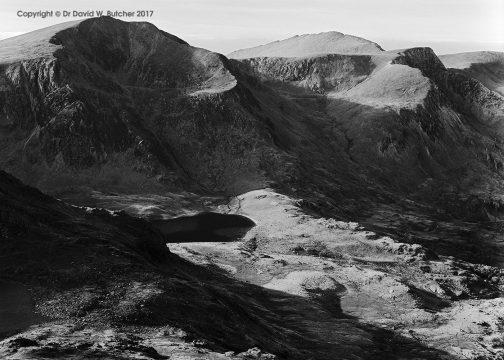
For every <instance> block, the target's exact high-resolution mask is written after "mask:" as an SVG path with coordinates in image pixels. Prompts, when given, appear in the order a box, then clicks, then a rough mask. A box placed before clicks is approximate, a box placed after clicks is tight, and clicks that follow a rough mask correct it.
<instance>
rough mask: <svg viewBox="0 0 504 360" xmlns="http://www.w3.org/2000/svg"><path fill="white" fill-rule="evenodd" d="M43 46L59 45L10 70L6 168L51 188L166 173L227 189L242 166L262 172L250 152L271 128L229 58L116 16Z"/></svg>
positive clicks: (4, 127) (169, 179)
mask: <svg viewBox="0 0 504 360" xmlns="http://www.w3.org/2000/svg"><path fill="white" fill-rule="evenodd" d="M46 33H47V31H46ZM49 33H50V32H49ZM43 35H44V36H46V34H45V33H44V34H43ZM39 37H40V36H39ZM36 41H37V43H39V44H44V42H45V45H46V46H48V47H50V48H52V49H53V50H54V49H55V50H54V51H53V52H50V53H48V54H43V56H42V57H37V56H28V58H27V59H14V61H13V62H10V61H9V60H6V61H4V64H3V65H2V71H1V74H2V75H1V77H2V79H1V83H2V85H3V86H2V88H1V90H2V91H1V94H0V99H2V100H1V103H0V104H1V106H0V108H1V113H2V116H1V120H0V124H1V136H0V139H1V140H0V141H1V143H2V146H1V149H2V167H4V168H5V169H7V170H8V171H11V172H13V173H14V174H16V175H18V176H19V177H21V178H22V179H23V180H25V181H27V182H29V183H31V184H34V185H38V186H40V187H42V188H44V189H46V190H52V189H54V188H55V186H54V185H56V183H59V184H60V185H61V184H63V183H70V184H71V183H76V184H79V183H80V184H86V183H90V182H91V183H95V185H96V184H97V183H101V185H107V184H108V185H112V186H113V185H116V186H117V185H119V186H120V185H123V186H124V187H125V188H128V186H131V187H135V183H136V184H138V183H139V182H141V181H142V182H144V183H147V184H149V181H148V179H149V178H150V179H153V178H154V176H157V179H158V180H161V182H163V181H164V183H165V185H171V186H175V185H180V183H184V184H186V186H189V187H191V186H192V187H194V188H200V189H201V188H203V189H209V190H222V189H224V188H225V187H226V185H228V184H231V185H232V184H233V182H235V181H236V175H234V173H235V172H240V171H242V172H247V168H249V167H250V168H254V167H255V168H257V166H256V165H255V164H254V162H257V158H255V157H250V155H251V153H250V150H251V149H252V148H253V147H254V146H255V145H254V144H255V143H256V142H257V141H259V140H261V137H260V136H259V135H258V134H259V133H261V131H263V129H261V124H257V121H256V120H255V119H251V117H250V115H249V114H248V113H247V110H246V109H245V108H244V107H243V106H242V105H241V104H240V101H241V99H240V96H241V95H240V93H239V92H238V91H237V90H236V89H235V87H236V85H237V80H236V78H235V77H234V76H233V75H232V74H231V72H230V70H229V64H228V61H227V59H225V58H223V57H222V56H221V55H218V54H215V53H211V52H209V51H206V50H203V49H196V48H192V47H190V46H189V45H187V44H186V43H185V42H183V41H182V40H180V39H178V38H176V37H174V36H171V35H169V34H166V33H164V32H161V31H159V30H158V29H156V28H155V27H154V26H152V25H150V24H144V23H133V24H129V23H123V22H120V21H116V20H113V19H109V18H100V19H92V20H88V21H84V22H80V23H77V24H70V25H69V27H68V28H66V29H63V30H59V32H57V33H55V34H53V35H51V37H49V38H48V37H47V36H46V37H45V38H44V37H42V39H36ZM51 44H52V45H51ZM40 46H42V45H40ZM244 134H247V136H246V137H244ZM222 138H226V139H227V141H226V142H222V141H220V140H221V139H222ZM218 157H222V161H219V165H220V167H219V168H218V169H213V167H212V166H209V163H210V162H211V161H212V159H215V158H218ZM226 172H229V173H230V174H229V175H226ZM256 173H258V171H257V169H256ZM34 174H36V176H34ZM126 174H128V176H129V177H130V178H132V179H133V180H132V181H130V184H128V181H127V180H126V179H124V177H125V175H126ZM201 174H205V175H201ZM222 176H223V177H225V180H222V179H220V177H222ZM226 176H227V177H226ZM257 177H258V178H260V175H257ZM141 179H143V180H141ZM146 180H147V181H146ZM124 183H126V184H124ZM152 183H153V184H154V185H153V186H155V184H156V183H157V181H152ZM231 185H230V186H231ZM130 190H131V189H130Z"/></svg>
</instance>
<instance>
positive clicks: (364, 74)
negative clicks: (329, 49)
mask: <svg viewBox="0 0 504 360" xmlns="http://www.w3.org/2000/svg"><path fill="white" fill-rule="evenodd" d="M298 40H299V39H298ZM305 40H306V41H308V40H307V39H304V40H303V41H305ZM9 41H10V42H8V43H7V45H9V44H11V43H12V40H9ZM306 41H305V42H306ZM14 43H15V44H17V45H16V46H17V47H16V46H13V45H12V46H11V45H9V46H5V47H3V48H2V49H4V50H3V55H2V57H1V59H2V65H1V68H2V71H1V72H0V78H1V79H0V83H1V85H2V86H1V87H0V113H1V116H0V143H1V147H0V152H1V155H2V156H1V160H0V165H1V166H2V167H3V168H4V169H6V170H7V171H9V172H12V173H13V174H15V175H16V176H18V177H20V178H21V179H23V180H25V181H27V182H28V183H30V184H32V185H36V186H39V187H41V188H42V189H44V190H47V191H53V192H54V191H61V190H62V189H64V188H69V187H71V186H75V185H84V186H90V187H92V188H95V189H101V190H119V191H125V192H130V193H141V192H144V191H162V190H166V189H170V188H171V189H178V190H180V189H189V190H195V191H201V192H225V193H227V194H235V193H240V192H244V191H247V190H250V189H253V188H259V187H264V186H267V185H274V186H276V187H278V188H280V189H283V190H285V191H288V192H301V193H303V194H304V195H303V196H306V197H307V198H310V199H312V198H313V196H315V198H316V199H315V200H317V201H316V202H317V203H319V204H320V203H325V204H326V205H327V207H328V208H332V209H333V210H332V211H335V212H336V213H338V214H345V213H346V214H355V213H358V212H359V207H363V208H368V207H369V206H368V205H369V202H371V203H372V202H376V201H382V200H379V198H380V197H383V196H386V197H390V196H392V197H394V196H396V195H397V196H399V197H403V196H404V195H405V194H408V196H409V195H412V196H417V197H418V198H419V199H425V196H426V195H429V196H430V197H432V200H429V201H434V200H433V199H436V198H439V196H440V193H441V194H444V193H448V194H453V196H454V197H458V196H459V195H460V194H462V195H461V196H462V197H466V196H473V195H474V196H478V197H483V198H484V199H483V200H482V202H483V203H485V202H488V203H496V204H498V203H499V202H500V200H499V199H497V198H496V197H495V196H494V195H492V191H493V190H495V189H498V188H499V186H500V185H499V183H500V179H501V173H500V169H501V167H502V161H503V155H502V152H501V136H500V133H501V129H500V128H501V125H500V124H501V122H502V119H503V98H502V96H501V95H499V94H498V93H496V92H494V91H492V90H491V89H489V88H487V87H486V86H485V85H483V84H481V83H480V82H479V81H477V80H475V79H473V78H471V77H469V76H467V75H465V74H464V73H462V72H460V71H455V70H450V69H446V68H445V67H444V65H443V64H442V62H441V61H440V60H439V58H438V57H437V56H436V55H435V54H434V53H433V52H432V50H431V49H428V48H414V49H407V50H402V51H390V52H384V51H381V50H380V51H376V52H374V53H372V54H367V55H344V54H326V55H317V56H311V57H310V56H305V57H302V58H270V57H262V58H253V59H243V60H240V61H236V60H228V59H226V58H225V57H223V56H222V55H219V54H215V53H212V52H209V51H206V50H203V49H197V48H193V47H191V46H189V45H188V44H186V43H185V42H184V41H183V40H181V39H178V38H176V37H174V36H172V35H169V34H167V33H164V32H162V31H160V30H158V29H157V28H155V27H154V26H152V25H150V24H146V23H124V22H121V21H117V20H114V19H111V18H99V19H90V20H86V21H83V22H77V23H70V24H66V25H59V26H58V27H57V28H53V29H52V30H51V29H46V30H44V31H41V32H37V33H33V34H29V35H23V37H22V38H21V39H18V40H17V41H16V42H14ZM19 44H21V45H19ZM22 44H24V46H22ZM27 49H32V50H30V51H29V50H27ZM394 194H396V195H394ZM431 195H432V196H431ZM450 196H451V195H450ZM349 199H353V200H349ZM370 199H372V200H370ZM328 204H330V205H328ZM497 207H499V206H497Z"/></svg>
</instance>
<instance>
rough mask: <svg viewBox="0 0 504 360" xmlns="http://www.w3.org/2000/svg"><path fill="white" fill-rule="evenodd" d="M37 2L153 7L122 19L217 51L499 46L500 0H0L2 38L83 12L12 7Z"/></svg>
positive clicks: (503, 32) (503, 45) (45, 5)
mask: <svg viewBox="0 0 504 360" xmlns="http://www.w3.org/2000/svg"><path fill="white" fill-rule="evenodd" d="M69 3H70V4H71V5H69ZM39 10H41V11H43V10H52V11H53V12H56V11H61V12H63V11H69V12H70V13H72V12H73V11H93V10H95V11H96V10H102V11H107V10H110V11H116V10H118V11H121V10H124V11H133V12H134V11H137V10H146V11H149V12H150V11H152V12H153V15H152V17H136V16H135V17H132V18H122V19H123V20H126V21H149V22H152V23H153V24H154V25H156V26H157V27H158V28H160V29H162V30H164V31H166V32H168V33H171V34H174V35H177V36H178V37H180V38H182V39H184V40H186V41H187V42H189V43H190V44H191V45H194V46H198V47H203V48H206V49H209V50H213V51H217V52H220V53H223V54H227V53H229V52H231V51H233V50H237V49H240V48H246V47H251V46H256V45H261V44H264V43H268V42H271V41H274V40H280V39H285V38H288V37H291V36H294V35H300V34H308V33H319V32H324V31H339V32H343V33H345V34H351V35H356V36H360V37H363V38H366V39H369V40H372V41H375V42H377V43H379V44H380V45H381V46H382V47H383V48H385V49H386V50H391V49H400V48H406V47H413V46H429V47H431V48H433V49H434V51H435V52H436V53H438V54H448V53H456V52H465V51H479V50H492V51H504V20H503V19H504V0H182V1H181V0H176V1H175V0H137V1H131V0H122V1H118V0H87V1H71V2H70V1H68V0H45V1H43V2H42V1H33V0H32V1H28V0H16V1H13V0H3V1H2V6H1V8H0V38H6V37H10V36H14V35H18V34H21V33H25V32H29V31H33V30H36V29H39V28H42V27H46V26H50V25H53V24H56V23H60V22H63V21H70V20H76V19H79V18H81V17H74V16H73V13H72V16H69V17H62V16H60V17H56V16H55V15H53V16H52V17H46V18H45V19H42V18H35V19H34V18H27V17H20V16H18V15H17V14H18V11H23V12H36V11H39ZM84 17H86V16H84ZM84 17H82V18H84Z"/></svg>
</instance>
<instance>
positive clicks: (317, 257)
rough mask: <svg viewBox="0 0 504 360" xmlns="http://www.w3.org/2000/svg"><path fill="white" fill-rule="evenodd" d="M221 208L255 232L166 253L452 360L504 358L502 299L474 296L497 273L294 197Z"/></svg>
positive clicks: (255, 194)
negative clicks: (317, 214) (320, 214)
mask: <svg viewBox="0 0 504 360" xmlns="http://www.w3.org/2000/svg"><path fill="white" fill-rule="evenodd" d="M221 210H222V211H225V212H229V213H235V214H242V215H246V216H249V217H250V218H252V219H253V220H254V221H256V223H257V226H256V227H255V228H253V229H252V230H251V231H250V232H249V233H248V234H247V235H246V237H245V238H244V239H243V240H242V241H236V242H228V243H190V244H188V243H184V244H170V246H169V247H170V249H171V250H172V251H173V252H174V253H176V254H178V255H180V256H182V257H184V258H186V259H188V260H190V261H192V262H195V263H197V264H202V265H206V266H214V265H215V266H218V267H219V268H221V269H222V271H224V272H226V273H228V274H229V276H232V277H234V278H237V279H239V280H242V281H246V282H250V283H253V284H256V285H260V286H263V287H265V288H268V289H274V290H279V291H282V292H286V293H289V294H292V295H296V296H301V297H305V298H308V299H311V300H312V301H314V302H320V303H321V304H323V306H325V307H330V308H332V309H333V311H336V312H341V313H342V314H344V315H347V316H350V317H355V318H357V319H359V320H360V321H363V322H365V323H370V324H373V325H376V326H379V327H382V328H386V329H390V330H393V331H395V332H396V333H397V334H400V335H402V336H405V337H408V338H412V339H415V340H418V341H420V342H421V343H423V344H425V345H426V346H429V347H434V348H437V349H441V350H444V351H446V352H447V353H449V354H452V355H454V356H456V357H457V358H462V359H476V358H485V359H498V358H501V357H502V356H504V349H503V348H502V336H503V326H504V323H503V321H504V299H502V298H493V299H474V298H473V297H476V296H478V292H479V290H480V289H481V288H485V287H489V288H493V287H494V285H497V284H499V283H500V277H499V275H497V274H496V275H495V276H493V277H492V278H490V279H485V278H484V277H482V276H480V275H478V274H481V271H480V270H479V267H478V266H474V265H472V264H468V263H463V262H458V261H454V260H453V259H450V258H437V257H436V255H435V254H431V253H430V252H429V251H428V250H426V249H424V248H422V247H421V246H419V245H409V244H404V243H399V242H396V241H394V240H393V239H391V238H388V237H380V236H378V235H376V234H374V233H372V232H369V231H364V230H363V229H362V228H361V227H360V226H359V224H357V223H347V222H340V221H335V220H333V219H317V218H314V217H312V216H309V215H306V214H305V213H304V212H303V211H301V210H300V208H299V206H298V205H297V204H296V201H295V200H293V199H291V198H289V197H287V196H284V195H280V194H278V193H275V192H273V191H271V190H267V189H266V190H257V191H252V192H249V193H246V194H243V195H240V196H238V197H236V198H235V199H234V200H233V201H232V202H231V203H230V204H229V206H227V207H222V208H221ZM488 268H489V267H488ZM326 335H327V336H328V337H331V333H330V332H328V333H327V334H326ZM335 336H336V334H335ZM335 341H337V339H335Z"/></svg>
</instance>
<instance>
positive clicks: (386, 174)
mask: <svg viewBox="0 0 504 360" xmlns="http://www.w3.org/2000/svg"><path fill="white" fill-rule="evenodd" d="M241 62H242V64H243V65H244V67H245V68H246V69H247V71H249V72H250V73H252V74H254V75H255V76H257V77H259V78H260V79H261V80H262V81H263V82H264V83H265V84H266V85H268V86H270V87H272V88H274V89H276V90H277V91H279V92H281V93H282V94H284V96H287V97H289V98H290V99H292V100H293V101H295V102H297V103H299V104H302V105H303V106H304V107H305V108H307V107H310V106H311V111H312V112H313V113H318V114H320V115H321V116H323V117H325V119H326V121H327V124H330V125H326V126H330V128H331V131H332V133H333V134H334V136H335V137H336V138H338V141H339V142H340V144H342V147H343V148H342V149H339V150H337V151H341V150H344V151H342V152H340V153H338V156H341V157H346V158H347V159H349V160H350V162H351V165H350V168H351V169H352V170H350V171H349V172H352V171H356V172H358V173H361V174H366V177H365V178H367V179H373V181H375V182H376V183H379V184H382V185H385V186H386V188H388V189H389V190H394V191H397V192H398V193H402V192H403V191H406V192H407V194H408V196H415V194H417V195H418V196H419V198H421V199H423V200H426V199H427V198H428V199H429V200H428V201H429V202H436V199H440V197H441V198H444V196H445V195H447V194H450V195H449V196H452V195H453V196H455V197H456V196H458V195H454V194H455V193H457V194H466V195H465V196H467V194H471V195H476V196H483V197H485V200H484V201H483V202H485V201H487V202H496V203H500V201H501V200H500V198H499V196H498V195H495V196H494V195H493V194H497V193H499V191H500V190H499V189H500V187H499V185H498V183H499V181H500V180H499V179H501V177H502V174H501V173H500V169H501V168H502V161H503V160H504V157H503V153H502V150H501V148H502V138H501V136H500V134H501V126H502V125H501V124H502V120H504V118H503V116H504V102H503V101H504V99H503V98H502V96H500V95H499V94H498V93H496V92H494V91H492V90H490V89H488V88H487V87H485V86H484V85H483V84H481V83H480V82H478V81H477V80H475V79H473V78H471V77H469V76H466V75H464V74H463V73H461V72H459V71H455V70H449V69H446V68H445V66H444V65H443V63H442V62H441V61H440V59H439V58H438V57H437V56H436V55H435V54H434V52H433V51H432V50H431V49H429V48H413V49H407V50H401V51H390V52H384V53H381V54H377V55H359V56H356V55H336V54H334V55H321V56H316V57H311V58H289V59H287V58H253V59H244V60H241ZM314 99H317V101H315V100H314ZM426 197H427V198H426ZM442 202H443V200H441V201H440V202H439V204H441V203H442Z"/></svg>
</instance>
